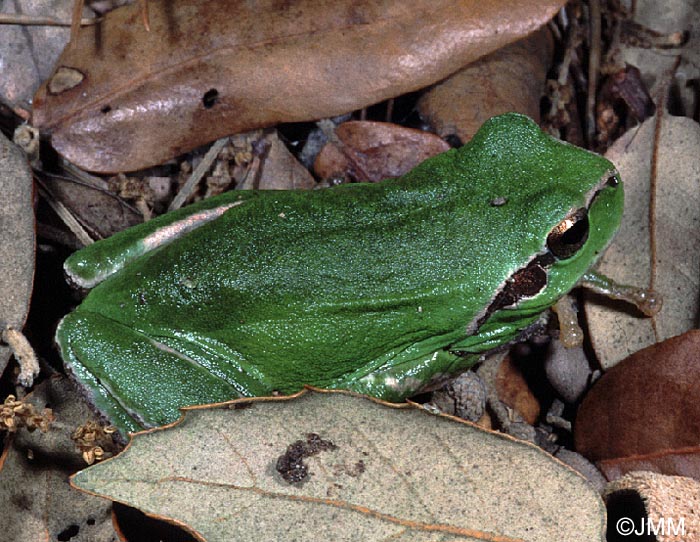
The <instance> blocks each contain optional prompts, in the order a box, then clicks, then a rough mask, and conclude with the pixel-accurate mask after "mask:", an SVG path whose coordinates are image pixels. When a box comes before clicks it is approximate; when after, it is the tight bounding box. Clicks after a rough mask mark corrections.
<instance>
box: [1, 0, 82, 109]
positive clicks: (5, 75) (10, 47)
mask: <svg viewBox="0 0 700 542" xmlns="http://www.w3.org/2000/svg"><path fill="white" fill-rule="evenodd" d="M0 6H1V7H2V14H3V15H8V16H9V15H15V16H16V17H30V18H31V17H41V18H45V17H48V18H52V19H56V20H63V21H70V18H71V13H72V10H73V0H22V1H21V2H2V3H0ZM0 32H1V33H2V39H0V59H2V62H0V101H2V102H3V103H5V104H8V105H10V106H11V107H13V108H14V110H15V112H17V113H20V114H22V110H23V109H24V110H26V115H27V117H28V115H29V113H28V112H29V111H30V110H31V107H30V104H31V101H32V96H33V95H34V93H35V92H36V89H37V88H39V85H40V84H41V82H42V81H43V80H44V79H46V78H47V77H48V76H49V75H51V73H52V72H53V70H54V63H55V62H56V59H57V58H58V56H59V54H60V53H61V50H62V49H63V47H64V45H65V44H66V43H67V42H68V37H69V35H70V29H69V28H68V27H60V26H46V25H39V26H26V25H19V24H15V25H9V24H8V25H3V26H2V28H1V29H0ZM25 119H26V117H25Z"/></svg>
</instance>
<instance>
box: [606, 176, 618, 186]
mask: <svg viewBox="0 0 700 542" xmlns="http://www.w3.org/2000/svg"><path fill="white" fill-rule="evenodd" d="M618 184H620V179H619V177H618V176H617V175H610V177H608V180H607V181H606V182H605V186H609V187H611V188H615V187H617V185H618Z"/></svg>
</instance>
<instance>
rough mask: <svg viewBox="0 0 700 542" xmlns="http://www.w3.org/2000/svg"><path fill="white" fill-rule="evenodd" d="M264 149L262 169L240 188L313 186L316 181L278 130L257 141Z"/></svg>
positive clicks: (277, 188)
mask: <svg viewBox="0 0 700 542" xmlns="http://www.w3.org/2000/svg"><path fill="white" fill-rule="evenodd" d="M256 147H260V148H262V149H263V151H262V153H261V154H262V158H261V162H260V169H259V171H257V172H256V174H255V175H249V176H248V177H247V178H246V181H245V182H244V183H243V184H242V185H241V186H240V187H239V188H240V189H244V190H248V189H257V190H291V189H302V188H313V187H314V186H316V181H315V180H314V178H313V177H312V176H311V174H310V173H309V170H308V169H306V168H305V167H304V166H302V165H301V164H300V163H299V161H298V160H297V159H296V158H295V157H294V155H293V154H292V153H291V152H289V149H287V147H286V146H285V145H284V143H282V141H281V140H280V138H279V136H278V135H277V132H274V131H273V132H270V133H268V134H265V136H264V137H263V138H262V139H260V140H259V141H258V142H257V143H256Z"/></svg>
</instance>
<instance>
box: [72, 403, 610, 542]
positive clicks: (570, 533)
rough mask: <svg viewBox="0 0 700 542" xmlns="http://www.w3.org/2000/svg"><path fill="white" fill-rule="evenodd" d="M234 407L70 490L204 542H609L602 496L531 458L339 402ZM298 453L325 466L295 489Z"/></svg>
mask: <svg viewBox="0 0 700 542" xmlns="http://www.w3.org/2000/svg"><path fill="white" fill-rule="evenodd" d="M228 405H229V407H228V408H226V407H225V406H224V407H223V408H195V409H188V411H187V413H186V415H185V417H184V418H183V419H181V421H180V422H179V423H176V424H174V426H170V427H169V428H165V429H158V430H152V431H147V432H143V433H139V434H137V435H136V436H135V437H134V438H133V440H132V442H131V444H130V445H129V447H128V448H127V450H126V451H125V452H123V453H122V454H121V455H119V456H118V457H117V458H115V459H113V460H109V461H105V462H104V463H102V464H99V465H96V466H93V467H92V468H89V469H87V470H84V471H82V472H80V473H78V474H76V475H75V476H74V477H73V480H72V481H73V484H74V485H75V486H77V487H79V488H80V489H84V490H86V491H89V492H92V493H96V494H99V495H102V496H106V497H108V498H110V499H113V500H116V501H120V502H123V503H126V504H129V505H131V506H135V507H138V508H140V509H141V510H143V511H144V512H146V513H148V514H151V515H154V516H160V517H163V518H166V519H168V520H170V521H172V522H175V523H179V524H185V525H188V526H189V528H190V529H191V530H192V532H193V533H194V534H195V535H197V536H198V537H200V538H201V539H202V540H207V541H209V542H216V541H222V542H223V541H230V540H237V541H245V540H251V541H252V540H362V541H372V540H389V539H390V540H396V541H398V540H407V541H408V540H411V541H416V540H491V541H502V542H506V541H513V540H527V541H531V542H535V541H541V542H551V541H554V540H566V541H568V542H574V541H582V542H583V541H585V542H591V541H594V540H599V541H602V540H604V534H603V533H604V526H605V517H604V508H603V504H602V501H601V500H600V498H599V496H598V494H597V493H596V491H595V490H594V489H593V488H592V487H591V486H590V485H588V483H587V482H586V481H584V479H583V478H581V477H580V476H579V475H578V474H576V473H574V471H572V470H571V469H569V468H568V467H566V466H564V465H563V464H562V463H559V462H558V461H556V460H554V459H552V458H551V457H550V456H549V455H547V454H546V453H545V452H543V451H542V450H540V449H539V448H536V447H535V446H532V445H529V444H526V443H523V442H520V441H515V440H513V439H511V438H509V437H505V436H503V435H500V434H496V433H491V432H488V431H484V430H482V429H478V428H477V427H475V426H473V425H469V424H466V423H462V422H458V421H456V420H455V419H454V418H450V417H447V416H436V415H433V414H430V413H428V412H427V411H425V410H423V409H421V408H420V407H418V406H415V405H399V406H396V405H393V406H390V405H387V404H380V403H379V402H377V401H372V400H369V399H366V398H363V397H358V396H354V395H351V394H347V393H341V392H335V393H332V392H329V393H318V392H306V393H302V394H300V395H297V396H294V397H292V398H279V399H266V398H263V399H252V400H251V399H246V400H239V401H234V402H232V403H229V404H228ZM310 435H317V437H310ZM314 438H315V440H314ZM297 441H301V443H297ZM295 443H297V444H296V446H297V449H298V448H299V446H301V448H302V449H303V448H305V447H306V448H307V449H308V448H309V447H315V449H316V450H317V453H316V454H314V455H310V456H309V457H306V458H304V459H303V462H304V463H305V465H306V467H307V468H308V472H307V473H306V475H305V476H304V475H303V472H302V470H303V469H301V470H299V471H297V472H296V474H294V473H291V474H292V475H296V476H297V479H299V481H298V482H294V483H291V482H288V481H286V480H285V479H284V478H283V477H282V476H281V474H280V472H279V471H278V466H279V463H278V461H279V458H280V457H281V456H284V457H285V458H287V459H289V458H290V454H289V453H288V447H289V446H290V445H292V446H294V444H295ZM320 443H323V444H320ZM282 472H286V473H287V474H290V469H289V465H287V467H286V468H283V469H282Z"/></svg>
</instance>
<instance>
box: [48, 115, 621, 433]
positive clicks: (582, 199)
mask: <svg viewBox="0 0 700 542" xmlns="http://www.w3.org/2000/svg"><path fill="white" fill-rule="evenodd" d="M612 176H615V177H617V172H616V170H615V168H614V166H613V165H612V164H611V163H610V162H609V161H608V160H606V159H604V158H603V157H601V156H598V155H596V154H593V153H590V152H588V151H585V150H582V149H579V148H577V147H574V146H572V145H569V144H566V143H562V142H560V141H557V140H555V139H553V138H551V137H550V136H548V135H546V134H544V133H543V132H541V131H540V129H539V128H538V127H537V125H536V124H535V123H533V122H532V121H531V120H530V119H528V118H527V117H524V116H522V115H517V114H513V113H511V114H506V115H501V116H499V117H494V118H493V119H491V120H489V121H487V122H486V123H485V124H484V125H483V126H482V128H481V129H480V130H479V132H478V133H477V134H476V135H475V136H474V138H473V139H472V140H471V141H470V142H469V143H468V144H467V145H465V146H463V147H462V148H460V149H453V150H450V151H448V152H446V153H444V154H441V155H439V156H436V157H434V158H431V159H429V160H426V161H425V162H423V163H422V164H421V165H419V166H418V167H416V168H415V169H414V170H412V171H411V172H409V173H408V174H406V175H404V176H403V177H401V178H398V179H393V180H387V181H383V182H381V183H378V184H348V185H342V186H338V187H334V188H329V189H325V190H316V191H293V190H290V191H246V192H241V191H238V192H236V191H234V192H228V193H226V194H223V195H221V196H218V197H215V198H211V199H209V200H206V201H203V202H201V203H198V204H195V205H192V206H189V207H187V208H184V209H181V210H179V211H176V212H173V213H169V214H167V215H163V216H161V217H158V218H156V219H154V220H152V221H150V222H147V223H145V224H143V225H139V226H137V227H134V228H131V229H129V230H126V231H124V232H122V233H119V234H117V235H114V236H113V237H111V238H109V239H107V240H105V241H101V242H98V243H96V244H94V245H92V246H90V247H87V248H85V249H83V250H81V251H79V252H78V253H76V254H74V255H73V256H71V257H70V258H69V259H68V260H67V262H66V266H65V267H66V271H67V273H68V275H69V277H71V278H72V279H73V280H74V281H75V282H78V283H80V284H82V285H88V286H92V285H94V284H96V283H99V284H98V285H97V286H96V287H95V288H94V289H93V290H92V291H91V292H90V294H89V295H88V296H87V298H86V299H85V300H84V301H83V303H82V304H81V305H80V306H79V307H78V308H77V309H76V310H75V312H73V313H71V314H69V315H68V316H66V317H65V318H64V319H63V320H62V321H61V323H60V324H59V327H58V331H57V334H56V340H57V342H58V344H59V346H60V349H61V354H62V356H63V359H64V360H65V363H66V367H67V369H68V371H69V372H70V373H72V374H73V375H74V376H75V378H76V379H77V381H78V382H79V383H80V384H81V385H82V386H83V387H84V388H86V389H87V390H88V391H89V393H90V396H91V400H92V401H93V403H94V405H95V406H96V407H97V408H98V409H99V410H100V411H102V412H103V413H104V414H106V415H107V417H108V418H109V419H110V420H111V421H112V423H114V424H115V425H116V426H117V427H118V428H119V429H120V430H121V431H123V432H128V431H135V430H139V429H142V428H143V427H149V426H158V425H162V424H165V423H168V422H172V421H173V420H175V419H177V418H178V417H179V411H178V408H179V407H182V406H185V405H193V404H207V403H216V402H221V401H225V400H229V399H232V398H236V397H239V396H262V395H270V394H271V393H273V392H274V391H278V392H282V393H292V392H296V391H298V390H299V389H301V388H302V386H303V385H304V384H312V385H315V386H318V387H323V388H339V389H351V390H355V391H357V392H360V393H366V394H368V395H372V396H375V397H379V398H382V399H385V400H388V401H401V400H403V399H404V398H406V397H408V396H410V395H412V394H414V393H416V392H417V391H419V390H420V389H422V388H425V387H426V386H427V385H429V384H431V383H435V382H436V381H437V380H439V379H440V378H444V377H445V376H447V375H450V374H454V373H457V372H459V371H462V370H464V369H466V368H468V367H470V366H471V365H473V364H474V363H475V362H476V361H478V360H479V359H480V357H482V355H483V353H484V352H488V351H491V350H493V349H495V348H498V347H500V346H503V345H507V344H510V343H512V342H514V341H516V340H518V338H521V337H522V336H523V334H524V333H526V332H527V330H528V329H530V328H531V327H532V326H533V324H536V323H537V322H538V321H539V320H540V318H541V315H542V313H543V311H545V310H546V309H547V308H548V307H550V306H552V305H553V304H554V303H555V302H556V301H557V300H558V299H559V298H560V297H561V296H563V295H564V294H566V293H567V292H568V291H569V290H570V289H572V288H573V287H574V286H576V283H577V282H578V281H579V279H580V278H581V277H582V275H583V274H584V273H586V272H587V271H588V270H589V268H590V267H591V265H592V264H593V263H594V262H595V261H596V259H597V258H598V256H599V254H600V253H601V252H602V251H603V250H604V248H605V247H606V246H607V244H608V243H609V242H610V240H611V238H612V237H613V235H614V233H615V231H616V230H617V228H618V226H619V223H620V219H621V216H622V209H623V190H622V184H621V183H620V184H617V186H609V185H606V184H605V181H606V180H608V179H609V178H610V177H612ZM594 194H596V196H595V198H593V195H594ZM591 200H592V201H591ZM232 204H233V205H232ZM589 205H590V206H589ZM587 207H588V220H589V228H590V230H589V234H588V238H587V240H586V242H585V243H584V244H583V246H581V248H580V249H578V251H577V252H576V253H575V254H574V255H573V256H571V257H568V258H566V259H557V260H555V261H554V263H553V264H551V265H550V266H549V267H548V268H547V283H546V287H544V288H543V289H541V290H540V291H539V292H538V293H536V294H534V295H532V296H531V297H529V298H526V299H522V300H520V301H519V302H517V303H515V305H511V306H509V307H502V308H498V309H495V310H492V311H489V310H488V309H489V305H490V303H491V301H492V300H493V299H494V297H495V296H496V294H497V293H498V292H499V291H500V290H501V289H502V288H503V286H504V284H505V282H506V280H507V279H508V278H509V277H511V276H512V275H513V273H514V272H516V271H517V270H519V269H522V268H523V267H525V266H526V265H527V264H528V263H529V262H530V261H531V260H533V258H535V257H536V256H538V255H542V254H545V253H547V250H548V249H547V236H548V234H549V233H550V231H551V230H552V229H553V228H555V227H556V226H557V225H558V224H559V223H560V222H561V221H562V220H563V219H565V218H566V217H567V215H569V213H570V212H571V211H572V210H576V209H582V208H583V209H585V208H587ZM207 210H208V211H207ZM204 211H207V212H209V214H212V215H213V217H214V218H212V216H208V217H207V216H205V215H206V213H205V212H204ZM188 218H189V219H188ZM187 219H188V220H187ZM184 225H187V228H186V229H183V226H184ZM168 234H172V235H171V236H170V237H168V236H167V235H168ZM144 240H148V242H145V241H144ZM484 319H485V321H484Z"/></svg>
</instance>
